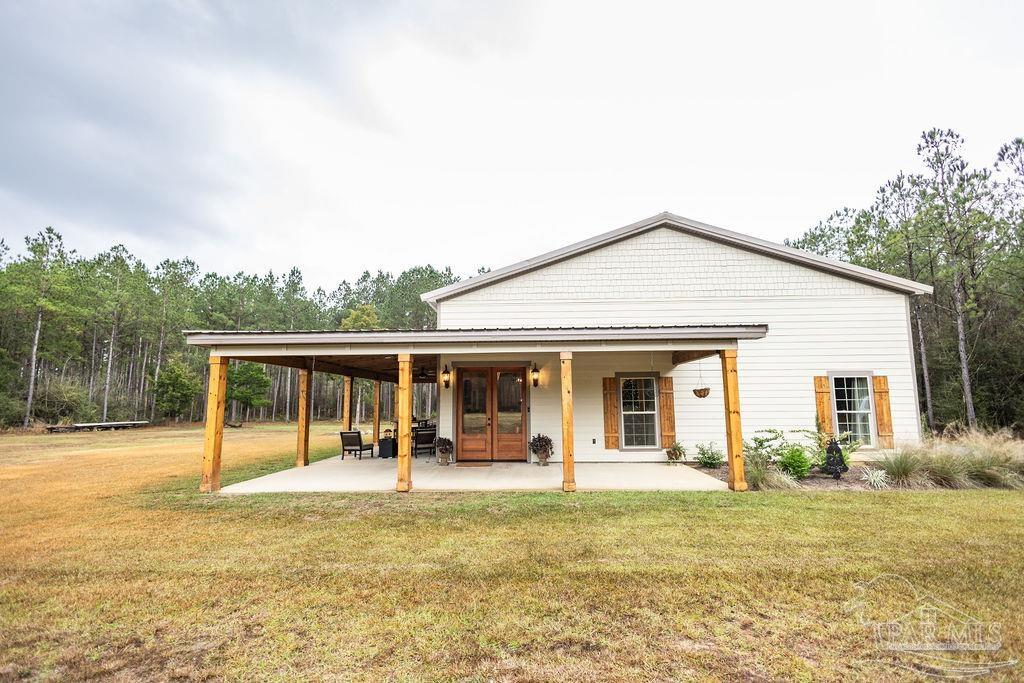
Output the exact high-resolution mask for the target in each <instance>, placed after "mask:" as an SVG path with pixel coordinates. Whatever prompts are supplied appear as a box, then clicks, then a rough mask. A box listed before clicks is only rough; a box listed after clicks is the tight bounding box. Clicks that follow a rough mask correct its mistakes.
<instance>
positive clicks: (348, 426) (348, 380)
mask: <svg viewBox="0 0 1024 683" xmlns="http://www.w3.org/2000/svg"><path fill="white" fill-rule="evenodd" d="M341 380H342V385H343V386H344V387H345V390H344V392H343V393H342V395H341V428H342V429H343V430H345V431H346V432H350V431H352V376H351V375H346V376H345V377H342V378H341Z"/></svg>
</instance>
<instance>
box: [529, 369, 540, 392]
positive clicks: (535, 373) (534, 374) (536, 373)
mask: <svg viewBox="0 0 1024 683" xmlns="http://www.w3.org/2000/svg"><path fill="white" fill-rule="evenodd" d="M530 379H532V380H533V386H535V387H536V386H537V384H539V383H540V370H538V369H537V364H536V363H534V364H533V369H532V370H530Z"/></svg>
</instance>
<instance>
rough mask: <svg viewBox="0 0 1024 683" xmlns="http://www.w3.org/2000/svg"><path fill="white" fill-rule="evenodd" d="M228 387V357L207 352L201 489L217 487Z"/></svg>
mask: <svg viewBox="0 0 1024 683" xmlns="http://www.w3.org/2000/svg"><path fill="white" fill-rule="evenodd" d="M227 387H228V359H227V358H225V357H223V356H210V386H209V389H208V390H207V393H206V435H205V436H204V438H203V478H202V481H201V482H200V484H199V490H200V492H202V493H216V492H217V491H220V454H221V446H222V445H223V443H224V402H225V399H226V397H227Z"/></svg>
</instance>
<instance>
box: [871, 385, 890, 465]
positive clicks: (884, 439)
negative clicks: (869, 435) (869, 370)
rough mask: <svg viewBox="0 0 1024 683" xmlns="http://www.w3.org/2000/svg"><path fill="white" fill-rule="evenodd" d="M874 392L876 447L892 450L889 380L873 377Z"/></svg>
mask: <svg viewBox="0 0 1024 683" xmlns="http://www.w3.org/2000/svg"><path fill="white" fill-rule="evenodd" d="M872 383H873V385H874V386H873V389H874V392H875V430H876V431H877V432H878V447H879V448H892V447H893V438H892V411H891V410H890V409H889V378H888V377H886V376H885V375H875V376H874V378H872Z"/></svg>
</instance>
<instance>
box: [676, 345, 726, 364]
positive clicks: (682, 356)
mask: <svg viewBox="0 0 1024 683" xmlns="http://www.w3.org/2000/svg"><path fill="white" fill-rule="evenodd" d="M717 353H718V351H707V350H704V349H701V350H696V349H691V350H688V351H673V352H672V365H682V364H683V363H691V362H693V361H695V360H700V359H701V358H710V357H711V356H714V355H716V354H717Z"/></svg>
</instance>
